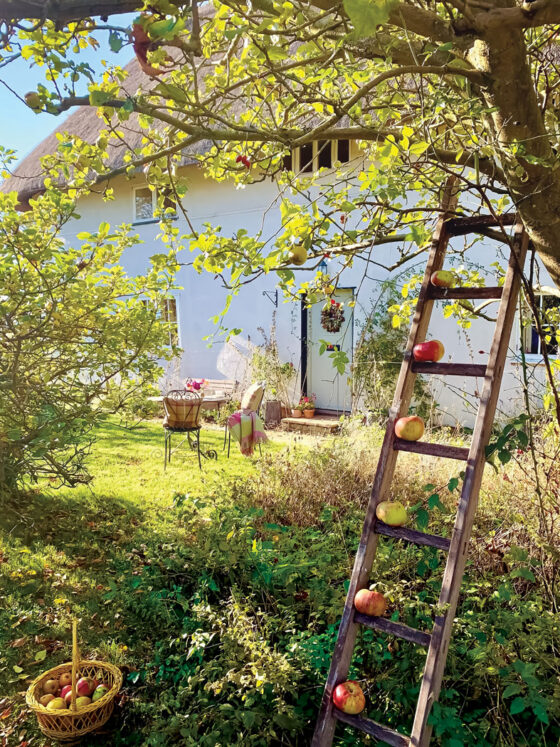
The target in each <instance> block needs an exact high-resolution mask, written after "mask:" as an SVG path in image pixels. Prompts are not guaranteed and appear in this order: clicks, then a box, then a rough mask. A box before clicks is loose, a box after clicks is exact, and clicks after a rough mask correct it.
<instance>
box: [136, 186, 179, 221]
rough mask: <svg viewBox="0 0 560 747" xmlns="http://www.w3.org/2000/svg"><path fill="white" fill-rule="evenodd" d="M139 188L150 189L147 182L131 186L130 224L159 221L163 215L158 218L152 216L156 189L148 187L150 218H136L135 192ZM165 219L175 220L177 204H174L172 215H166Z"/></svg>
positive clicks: (155, 204) (156, 194)
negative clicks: (150, 202) (150, 196)
mask: <svg viewBox="0 0 560 747" xmlns="http://www.w3.org/2000/svg"><path fill="white" fill-rule="evenodd" d="M141 189H150V187H149V185H148V184H138V185H136V186H134V187H133V188H132V225H133V226H140V225H144V224H147V223H159V222H160V220H161V219H162V218H164V216H163V215H160V216H159V218H156V217H154V213H155V211H156V209H157V196H158V193H157V190H155V189H150V194H151V195H152V217H151V218H137V217H136V193H137V192H139V191H140V190H141ZM165 219H166V220H177V206H176V205H175V213H174V214H173V215H168V216H167V217H166V218H165Z"/></svg>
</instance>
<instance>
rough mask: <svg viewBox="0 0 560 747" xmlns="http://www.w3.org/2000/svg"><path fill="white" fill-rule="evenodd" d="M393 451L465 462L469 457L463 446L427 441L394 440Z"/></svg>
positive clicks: (467, 450)
mask: <svg viewBox="0 0 560 747" xmlns="http://www.w3.org/2000/svg"><path fill="white" fill-rule="evenodd" d="M393 449H396V450H397V451H411V452H412V453H413V454H427V455H428V456H436V457H445V458H446V459H461V460H463V461H465V462H466V461H467V459H468V457H469V449H467V448H466V447H464V446H448V445H447V444H431V443H429V441H405V439H404V438H395V440H394V441H393Z"/></svg>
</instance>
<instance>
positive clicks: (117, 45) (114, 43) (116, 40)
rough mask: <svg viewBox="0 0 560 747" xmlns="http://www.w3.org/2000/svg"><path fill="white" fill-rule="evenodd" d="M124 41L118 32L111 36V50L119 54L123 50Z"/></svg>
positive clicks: (112, 33)
mask: <svg viewBox="0 0 560 747" xmlns="http://www.w3.org/2000/svg"><path fill="white" fill-rule="evenodd" d="M123 44H124V41H123V40H122V38H121V37H120V35H119V34H117V33H116V31H111V33H110V34H109V48H110V50H111V51H112V52H119V51H120V50H121V49H122V46H123Z"/></svg>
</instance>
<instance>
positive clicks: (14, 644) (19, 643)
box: [8, 636, 27, 648]
mask: <svg viewBox="0 0 560 747" xmlns="http://www.w3.org/2000/svg"><path fill="white" fill-rule="evenodd" d="M26 642H27V636H24V637H23V638H16V639H15V640H13V641H10V643H9V644H8V646H9V647H10V648H21V647H22V646H25V644H26Z"/></svg>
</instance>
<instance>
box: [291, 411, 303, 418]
mask: <svg viewBox="0 0 560 747" xmlns="http://www.w3.org/2000/svg"><path fill="white" fill-rule="evenodd" d="M292 417H293V418H301V410H292Z"/></svg>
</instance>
